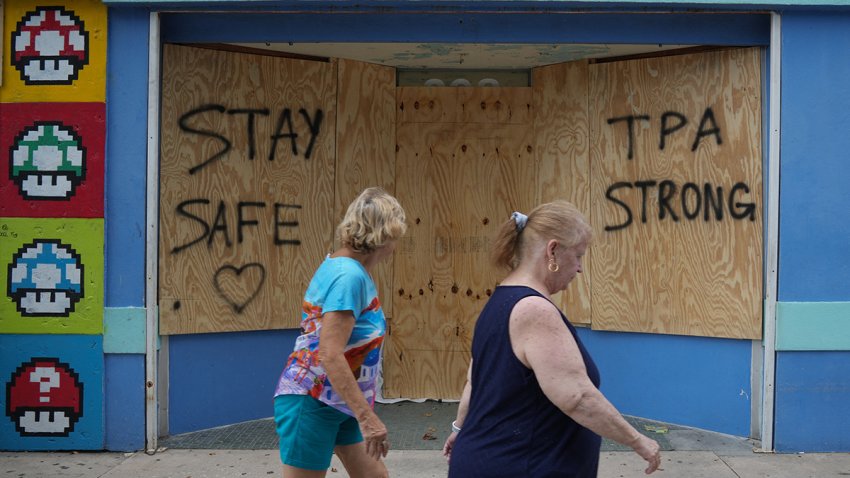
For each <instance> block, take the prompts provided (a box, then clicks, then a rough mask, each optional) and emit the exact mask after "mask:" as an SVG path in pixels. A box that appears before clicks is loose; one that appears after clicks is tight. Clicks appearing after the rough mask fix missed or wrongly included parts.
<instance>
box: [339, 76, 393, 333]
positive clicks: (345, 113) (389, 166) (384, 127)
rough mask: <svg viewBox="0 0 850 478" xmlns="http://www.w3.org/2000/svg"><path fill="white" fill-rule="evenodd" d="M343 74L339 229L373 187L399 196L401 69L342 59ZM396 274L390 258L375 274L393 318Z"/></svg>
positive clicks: (378, 267)
mask: <svg viewBox="0 0 850 478" xmlns="http://www.w3.org/2000/svg"><path fill="white" fill-rule="evenodd" d="M338 74H339V81H338V88H339V95H338V98H337V108H338V112H339V113H338V115H337V141H336V175H335V177H336V200H335V205H334V224H339V222H340V220H342V217H343V216H344V215H345V211H346V210H347V209H348V205H349V204H350V203H351V201H352V200H354V198H356V197H357V195H358V194H359V193H360V192H361V191H363V189H365V188H367V187H370V186H380V187H382V188H384V189H385V190H386V191H388V192H389V193H390V194H395V69H394V68H391V67H388V66H381V65H375V64H372V63H363V62H359V61H354V60H343V59H340V60H338ZM402 207H404V205H402ZM335 247H338V244H337V245H336V246H335ZM392 271H393V265H392V258H390V259H389V260H387V261H385V262H384V263H382V264H379V265H378V266H377V267H376V269H375V271H374V273H373V274H372V276H373V277H374V279H375V283H376V285H377V286H378V297H379V298H380V300H381V307H382V308H383V310H384V315H385V316H388V317H392V312H393V311H392V303H393V301H392V289H393V286H392Z"/></svg>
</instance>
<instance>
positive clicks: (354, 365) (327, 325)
mask: <svg viewBox="0 0 850 478" xmlns="http://www.w3.org/2000/svg"><path fill="white" fill-rule="evenodd" d="M406 229H407V226H406V224H405V214H404V210H403V209H402V207H401V205H400V204H399V203H398V201H397V200H396V199H395V198H394V197H392V196H390V195H389V194H387V193H386V192H385V191H384V190H382V189H380V188H369V189H366V190H364V191H363V192H362V193H361V194H360V195H359V196H358V197H357V199H355V200H354V202H352V203H351V205H349V207H348V211H347V212H346V213H345V217H344V218H343V219H342V222H341V223H340V224H339V226H338V227H337V230H336V232H337V238H338V239H339V243H340V244H341V246H340V248H339V249H337V250H336V251H335V252H333V253H332V254H328V256H327V257H326V258H325V260H324V261H323V262H322V264H321V265H320V266H319V268H318V269H317V270H316V272H315V274H314V275H313V278H312V280H311V281H310V284H309V285H308V287H307V291H306V293H305V295H304V303H303V306H302V310H301V335H300V336H299V337H298V339H296V341H295V350H294V351H293V352H292V354H290V355H289V359H288V361H287V363H286V366H285V367H284V370H283V373H281V376H280V379H279V380H278V384H277V388H276V389H275V398H274V411H275V413H274V417H275V426H276V428H277V432H278V435H279V437H280V458H281V461H282V462H283V476H284V477H285V478H301V477H310V478H312V477H324V476H325V474H326V472H327V469H328V467H329V466H330V463H331V456H332V455H333V453H336V454H337V456H339V458H340V460H341V461H342V463H343V465H344V466H345V468H346V470H348V473H349V475H350V476H352V477H369V478H372V477H383V476H388V474H387V468H386V466H385V465H384V463H383V461H382V460H381V458H382V457H385V456H386V455H387V451H388V450H389V446H390V444H389V442H388V441H387V428H386V427H385V426H384V424H383V422H381V420H380V419H379V418H378V416H377V415H376V414H375V412H374V411H373V407H374V406H375V396H376V392H377V376H378V373H379V371H380V366H381V345H382V343H383V337H384V333H385V331H386V320H385V318H384V312H383V310H382V308H381V302H380V301H379V300H378V294H377V289H376V287H375V283H374V282H373V280H372V276H371V274H370V272H371V271H372V270H373V269H374V267H375V266H376V265H377V264H379V263H380V262H382V261H384V260H385V259H387V258H388V257H390V255H391V254H392V252H393V250H394V249H395V244H396V241H397V240H398V238H399V237H401V236H402V235H403V234H404V233H405V231H406Z"/></svg>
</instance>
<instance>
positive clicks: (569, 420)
mask: <svg viewBox="0 0 850 478" xmlns="http://www.w3.org/2000/svg"><path fill="white" fill-rule="evenodd" d="M591 234H592V231H591V228H590V226H589V225H588V223H587V220H586V219H585V218H584V217H583V216H582V215H581V213H580V212H579V211H578V210H577V209H576V208H575V206H573V205H572V204H570V203H568V202H566V201H555V202H552V203H547V204H543V205H541V206H538V207H537V208H535V209H534V210H533V211H531V213H530V214H529V215H528V216H525V215H524V214H521V213H516V212H515V213H514V214H513V215H512V216H511V219H509V220H508V221H506V222H505V223H504V224H503V225H502V228H501V230H500V232H499V235H498V236H497V238H496V241H495V243H494V248H493V259H494V261H495V262H496V264H497V265H502V266H506V267H508V268H510V269H511V271H510V273H509V274H508V276H507V277H506V278H505V279H504V280H503V281H502V283H501V284H500V285H499V287H497V288H496V290H495V291H494V292H493V295H492V296H491V297H490V299H489V300H488V301H487V305H486V306H485V307H484V310H483V311H482V312H481V315H480V316H479V318H478V322H477V324H476V325H475V333H474V335H473V340H472V360H471V362H470V366H469V372H468V377H467V383H466V386H465V387H464V390H463V395H462V397H461V402H460V406H459V407H458V414H457V420H456V421H455V422H454V423H452V429H453V432H452V434H451V435H450V436H449V438H448V439H447V440H446V444H445V447H444V449H443V453H444V454H445V455H446V457H447V458H449V477H450V478H477V477H480V478H496V477H534V478H550V477H551V478H555V477H563V478H567V477H570V478H585V477H588V478H589V477H595V476H596V473H597V468H598V465H599V447H600V442H601V438H600V435H601V436H604V437H606V438H610V439H612V440H615V441H617V442H619V443H622V444H624V445H628V446H630V447H632V448H633V449H634V450H635V452H637V453H638V454H639V455H640V456H641V457H643V458H644V459H645V460H646V461H647V462H648V466H647V468H646V473H647V474H649V473H652V472H653V471H655V470H656V469H657V468H658V465H659V464H660V461H661V456H660V453H659V447H658V444H657V443H656V442H655V441H654V440H652V439H650V438H648V437H646V436H644V435H642V434H640V433H639V432H638V431H637V430H635V429H634V428H633V427H632V426H631V425H629V423H628V422H627V421H626V420H625V419H624V418H623V417H622V415H620V413H619V412H618V411H617V410H616V409H615V408H614V406H613V405H611V403H610V402H609V401H608V400H607V399H606V398H605V397H604V396H603V395H602V393H601V392H600V391H599V388H598V387H599V371H598V370H597V368H596V365H595V364H594V363H593V359H592V358H591V357H590V355H589V354H588V353H587V350H585V348H584V346H583V345H582V343H581V340H579V337H578V336H577V335H576V331H575V329H574V328H573V326H572V325H571V324H570V323H569V322H568V321H567V318H566V316H565V315H564V314H563V313H562V312H561V311H560V310H559V309H558V308H557V307H556V306H555V305H554V304H553V303H552V302H551V301H550V299H549V297H550V296H551V295H552V294H554V293H556V292H559V291H562V290H565V289H566V288H567V285H568V284H569V283H570V281H572V280H573V278H574V277H575V276H576V274H578V273H580V272H581V259H582V256H584V253H585V250H586V249H587V246H588V243H589V241H590V239H591Z"/></svg>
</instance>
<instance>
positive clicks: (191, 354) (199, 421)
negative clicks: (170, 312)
mask: <svg viewBox="0 0 850 478" xmlns="http://www.w3.org/2000/svg"><path fill="white" fill-rule="evenodd" d="M298 333H299V331H298V330H277V331H264V332H238V333H222V334H200V335H172V336H171V337H170V338H169V339H168V344H169V349H168V352H169V363H170V368H169V375H170V377H169V388H168V400H169V417H168V419H169V430H170V433H171V434H172V435H175V434H179V433H185V432H190V431H195V430H201V429H204V428H210V427H216V426H220V425H227V424H231V423H238V422H244V421H248V420H256V419H258V418H267V417H270V416H272V413H273V412H272V398H273V397H272V396H273V395H274V389H275V385H277V379H278V376H279V375H280V372H281V370H283V366H284V364H285V363H286V359H287V357H288V356H289V354H290V353H291V352H292V348H293V346H294V345H295V339H296V337H298Z"/></svg>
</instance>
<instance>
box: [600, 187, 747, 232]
mask: <svg viewBox="0 0 850 478" xmlns="http://www.w3.org/2000/svg"><path fill="white" fill-rule="evenodd" d="M634 188H637V189H639V190H640V198H641V201H640V203H641V207H640V222H642V223H646V222H647V197H648V196H649V195H650V193H649V191H650V190H651V189H653V188H657V189H658V220H659V221H663V220H664V219H666V218H667V215H668V214H669V215H670V219H672V220H673V222H679V215H678V214H676V209H678V210H679V212H680V213H681V214H682V216H684V218H685V219H687V220H689V221H692V220H694V219H696V218H697V217H699V216H700V212H702V217H703V220H705V221H709V220H711V218H714V219H715V220H716V221H722V220H723V217H724V214H723V211H724V210H728V211H729V216H731V217H732V218H733V219H738V220H741V219H747V218H749V220H750V221H755V219H756V205H755V204H754V203H752V202H739V201H740V198H741V197H742V196H743V195H745V194H749V192H750V188H749V186H747V185H746V184H744V183H735V185H734V186H732V189H730V190H729V194H728V196H727V195H724V194H723V187H722V186H717V187H714V186H713V185H712V184H711V183H705V184H704V185H703V189H702V190H700V187H699V186H698V185H696V184H694V183H685V184H684V185H683V186H682V188H681V192H679V191H678V190H677V187H676V183H675V182H673V181H671V180H669V179H665V180H664V181H661V182H660V183H659V182H658V181H635V182H634V183H627V182H618V183H614V184H612V185H611V186H609V187H608V190H607V191H605V198H606V199H608V200H609V201H611V202H613V203H614V204H616V205H617V206H619V207H620V208H622V209H623V211H624V212H625V213H626V219H625V220H624V221H623V222H622V223H620V224H616V225H613V226H612V225H606V226H605V230H606V231H616V230H618V229H623V228H625V227H628V226H629V225H631V224H632V222H633V216H632V210H631V208H630V207H629V205H628V204H626V203H625V202H623V201H622V200H620V199H619V198H618V197H616V196H615V195H614V194H615V193H616V192H617V191H619V190H621V189H634ZM677 192H679V201H674V200H673V197H674V196H675V194H676V193H677ZM677 206H678V207H677Z"/></svg>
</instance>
